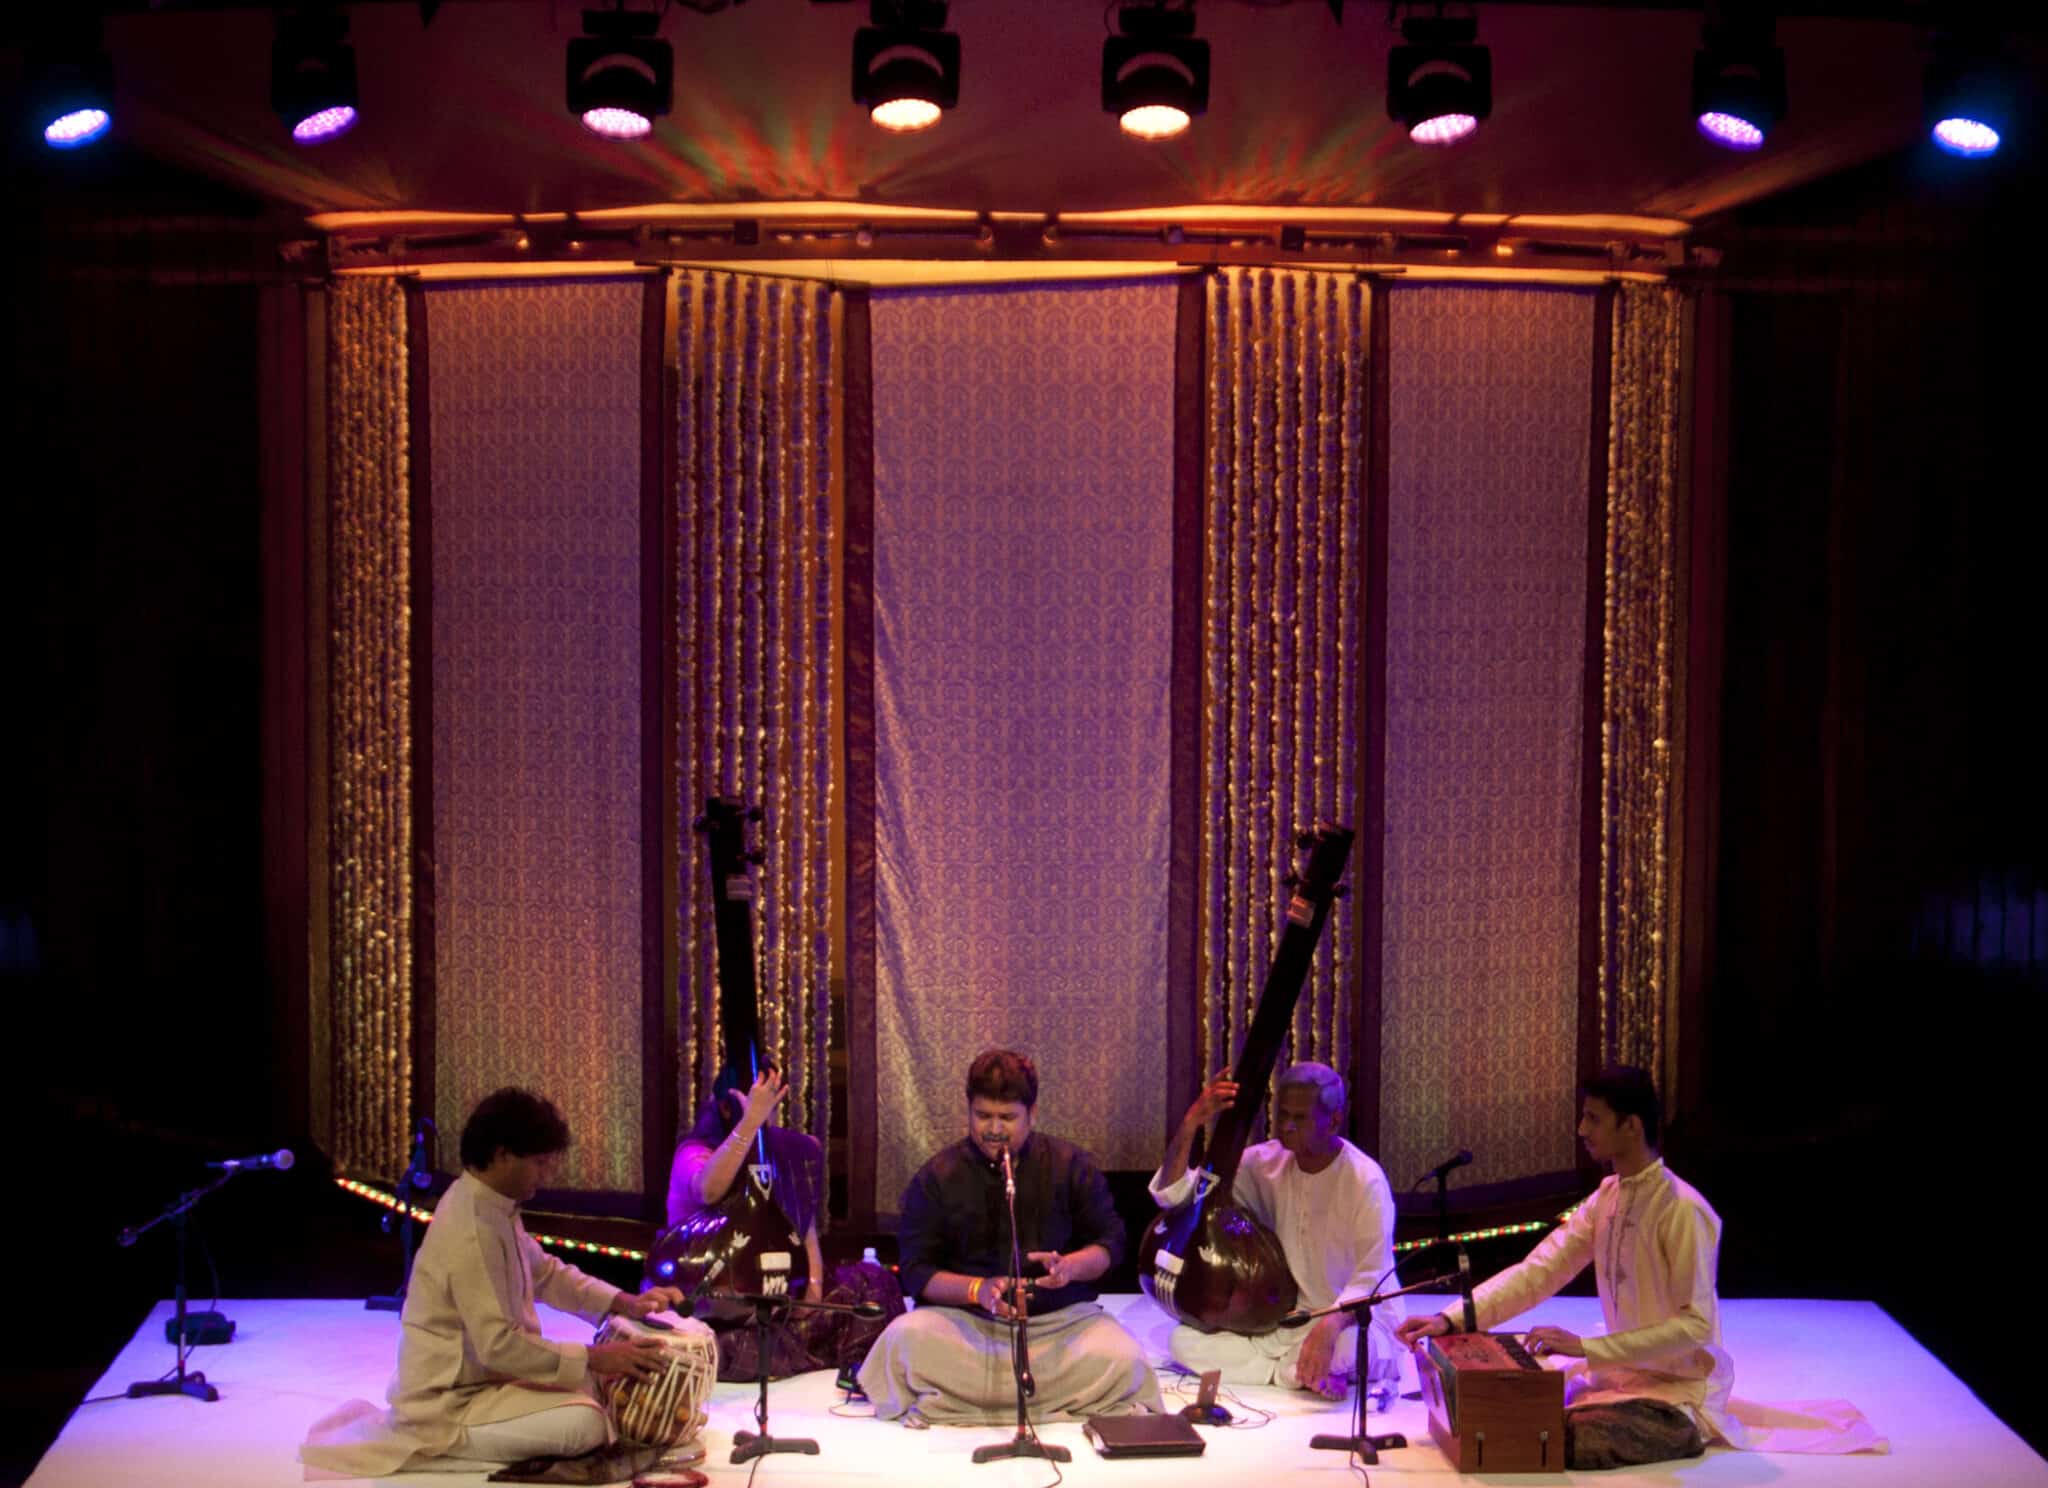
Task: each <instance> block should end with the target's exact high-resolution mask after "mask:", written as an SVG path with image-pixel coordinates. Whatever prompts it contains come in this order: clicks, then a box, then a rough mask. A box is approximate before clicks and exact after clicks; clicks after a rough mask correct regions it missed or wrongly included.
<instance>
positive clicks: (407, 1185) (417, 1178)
mask: <svg viewBox="0 0 2048 1488" xmlns="http://www.w3.org/2000/svg"><path fill="white" fill-rule="evenodd" d="M429 1130H435V1131H436V1135H438V1134H439V1133H438V1130H437V1129H436V1128H435V1127H434V1118H433V1117H431V1116H422V1117H421V1118H420V1119H419V1121H418V1123H417V1124H415V1125H414V1127H413V1129H412V1161H411V1162H409V1163H407V1164H406V1166H405V1171H404V1172H403V1173H400V1174H399V1175H398V1215H399V1219H398V1248H399V1263H398V1290H397V1291H395V1292H393V1293H392V1294H391V1295H390V1296H388V1297H365V1298H364V1299H363V1306H364V1307H366V1308H368V1309H369V1310H370V1311H371V1312H402V1311H404V1310H405V1289H406V1288H407V1287H409V1286H411V1285H412V1251H413V1243H412V1228H413V1218H412V1191H413V1190H414V1189H422V1190H424V1189H426V1188H429V1187H431V1186H432V1185H433V1182H434V1172H433V1169H432V1168H431V1167H430V1166H429V1165H428V1163H427V1133H428V1131H429ZM384 1233H385V1234H387V1235H388V1234H390V1233H391V1216H390V1215H389V1214H386V1215H385V1216H384Z"/></svg>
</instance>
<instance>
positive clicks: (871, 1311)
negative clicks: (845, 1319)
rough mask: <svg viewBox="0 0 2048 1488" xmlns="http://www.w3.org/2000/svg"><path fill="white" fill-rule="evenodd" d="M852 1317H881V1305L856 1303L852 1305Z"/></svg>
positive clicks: (877, 1303) (876, 1303)
mask: <svg viewBox="0 0 2048 1488" xmlns="http://www.w3.org/2000/svg"><path fill="white" fill-rule="evenodd" d="M853 1315H854V1316H855V1317H864V1318H878V1317H880V1316H881V1315H882V1304H881V1303H879V1302H856V1303H854V1304H853Z"/></svg>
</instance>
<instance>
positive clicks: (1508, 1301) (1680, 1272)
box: [1444, 1159, 1742, 1445]
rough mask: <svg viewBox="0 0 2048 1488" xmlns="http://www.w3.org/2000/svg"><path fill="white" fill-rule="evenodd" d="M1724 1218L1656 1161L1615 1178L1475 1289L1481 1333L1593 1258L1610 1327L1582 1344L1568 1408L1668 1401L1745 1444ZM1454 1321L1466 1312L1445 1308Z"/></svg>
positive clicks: (1715, 1434)
mask: <svg viewBox="0 0 2048 1488" xmlns="http://www.w3.org/2000/svg"><path fill="white" fill-rule="evenodd" d="M1720 1250H1721V1218H1720V1216H1719V1215H1717V1214H1716V1213H1714V1210H1713V1207H1712V1206H1711V1205H1709V1204H1708V1203H1707V1201H1706V1200H1705V1199H1703V1198H1701V1197H1700V1195H1699V1191H1698V1190H1697V1189H1695V1188H1694V1187H1693V1186H1692V1185H1691V1184H1689V1183H1687V1182H1685V1181H1684V1180H1683V1179H1681V1178H1678V1177H1676V1176H1674V1175H1673V1174H1672V1173H1671V1171H1670V1170H1669V1169H1668V1168H1666V1167H1665V1166H1664V1163H1663V1161H1662V1160H1661V1159H1660V1160H1658V1161H1656V1162H1653V1163H1651V1164H1650V1165H1649V1166H1648V1167H1646V1168H1644V1169H1643V1170H1642V1171H1641V1172H1639V1173H1636V1174H1634V1175H1632V1176H1630V1177H1627V1178H1618V1177H1615V1176H1614V1175H1612V1174H1610V1175H1609V1176H1608V1177H1607V1178H1605V1179H1603V1180H1602V1181H1601V1184H1600V1187H1599V1188H1597V1189H1595V1190H1594V1191H1593V1196H1592V1197H1591V1198H1589V1199H1587V1200H1586V1202H1585V1203H1583V1204H1581V1205H1580V1206H1579V1207H1578V1208H1577V1209H1575V1210H1573V1211H1572V1216H1571V1218H1570V1219H1568V1220H1566V1221H1565V1222H1564V1223H1563V1224H1562V1225H1559V1226H1558V1227H1557V1228H1556V1229H1555V1230H1552V1231H1551V1232H1550V1233H1549V1234H1548V1235H1546V1236H1544V1237H1543V1240H1542V1242H1541V1243H1540V1244H1539V1245H1537V1247H1536V1248H1535V1249H1534V1250H1532V1251H1530V1252H1529V1254H1528V1257H1527V1258H1526V1259H1524V1260H1523V1261H1521V1262H1520V1263H1518V1264H1517V1265H1514V1266H1510V1267H1509V1268H1508V1269H1507V1270H1505V1271H1503V1272H1501V1273H1500V1274H1499V1275H1498V1276H1495V1277H1493V1278H1491V1279H1490V1280H1488V1281H1486V1282H1484V1283H1482V1284H1481V1285H1480V1286H1479V1287H1478V1288H1477V1289H1476V1290H1475V1291H1474V1292H1473V1294H1472V1301H1473V1305H1474V1307H1475V1309H1476V1310H1477V1313H1478V1322H1479V1326H1480V1327H1481V1328H1482V1329H1492V1328H1497V1327H1499V1326H1500V1325H1501V1324H1502V1323H1504V1322H1506V1321H1508V1320H1509V1319H1510V1318H1513V1317H1517V1316H1519V1315H1520V1314H1522V1313H1524V1312H1527V1311H1528V1310H1529V1309H1530V1308H1532V1307H1534V1306H1535V1305H1536V1304H1537V1303H1538V1302H1541V1301H1543V1300H1545V1299H1546V1298H1548V1297H1553V1296H1555V1295H1556V1294H1557V1293H1558V1291H1559V1290H1561V1289H1562V1288H1563V1287H1564V1285H1565V1284H1566V1283H1567V1282H1569V1281H1570V1280H1571V1279H1572V1278H1573V1277H1574V1276H1577V1275H1578V1274H1579V1273H1580V1272H1581V1271H1583V1270H1585V1269H1586V1263H1587V1262H1588V1261H1591V1262H1592V1263H1593V1280H1594V1283H1595V1285H1596V1286H1597V1287H1598V1288H1599V1292H1600V1315H1601V1317H1602V1318H1603V1319H1604V1320H1605V1323H1606V1326H1607V1331H1606V1332H1605V1333H1604V1334H1601V1335H1599V1336H1597V1337H1589V1338H1587V1339H1586V1340H1585V1346H1586V1357H1585V1360H1584V1362H1583V1363H1582V1364H1575V1365H1574V1366H1572V1373H1573V1375H1574V1378H1573V1379H1572V1380H1571V1382H1570V1383H1569V1384H1568V1385H1567V1387H1566V1389H1567V1396H1566V1403H1567V1404H1569V1405H1603V1404H1612V1403H1614V1402H1615V1401H1619V1400H1661V1401H1664V1402H1666V1403H1668V1404H1671V1405H1675V1406H1678V1407H1679V1408H1680V1409H1682V1410H1684V1411H1685V1412H1686V1413H1687V1414H1689V1415H1690V1416H1691V1417H1692V1418H1693V1420H1694V1421H1696V1422H1697V1423H1698V1424H1699V1428H1700V1434H1701V1435H1702V1436H1704V1437H1705V1438H1706V1439H1707V1441H1708V1442H1709V1443H1711V1442H1714V1441H1733V1442H1735V1443H1736V1444H1738V1445H1739V1444H1740V1442H1741V1436H1742V1428H1741V1427H1739V1426H1736V1425H1734V1424H1733V1423H1732V1422H1731V1421H1730V1419H1729V1416H1728V1392H1729V1389H1730V1387H1731V1386H1732V1385H1733V1384H1734V1381H1735V1361H1734V1360H1733V1359H1731V1358H1730V1357H1729V1356H1728V1352H1727V1350H1725V1349H1724V1348H1722V1347H1721V1304H1720V1299H1719V1297H1718V1296H1717V1295H1716V1293H1715V1290H1714V1271H1715V1266H1716V1263H1717V1261H1718V1259H1719V1256H1720ZM1444 1316H1445V1317H1446V1318H1448V1319H1450V1320H1451V1326H1452V1327H1453V1328H1455V1327H1458V1326H1459V1325H1460V1321H1461V1319H1462V1316H1463V1312H1462V1309H1461V1308H1459V1307H1449V1308H1446V1309H1445V1310H1444Z"/></svg>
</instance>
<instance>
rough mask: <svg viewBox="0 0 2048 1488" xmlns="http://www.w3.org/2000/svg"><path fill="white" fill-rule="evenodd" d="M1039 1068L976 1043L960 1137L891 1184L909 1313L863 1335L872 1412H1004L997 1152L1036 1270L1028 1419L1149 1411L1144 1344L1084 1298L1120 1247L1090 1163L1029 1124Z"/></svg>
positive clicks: (1004, 1256)
mask: <svg viewBox="0 0 2048 1488" xmlns="http://www.w3.org/2000/svg"><path fill="white" fill-rule="evenodd" d="M1037 1105H1038V1071H1037V1069H1036V1068H1035V1067H1034V1066H1033V1065H1032V1062H1031V1061H1030V1059H1028V1058H1026V1057H1025V1056H1024V1055H1022V1054H1018V1053H1015V1052H1014V1051H1012V1050H1009V1049H990V1050H988V1051H987V1052H986V1053H984V1054H982V1055H980V1056H979V1057H978V1058H976V1059H975V1061H974V1063H973V1064H972V1065H971V1066H970V1067H969V1069H968V1071H967V1135H966V1137H965V1138H963V1139H962V1140H961V1141H959V1142H957V1143H955V1144H953V1145H952V1146H950V1147H947V1148H945V1149H944V1150H943V1151H941V1152H939V1153H938V1154H936V1155H935V1156H934V1157H933V1158H932V1159H931V1160H930V1161H929V1162H927V1163H926V1164H925V1165H924V1166H923V1167H922V1168H920V1169H919V1170H918V1172H917V1176H915V1177H914V1178H912V1179H911V1180H910V1184H909V1186H908V1187H907V1188H905V1189H904V1192H903V1204H902V1223H901V1228H900V1232H899V1236H898V1241H899V1248H900V1255H899V1260H900V1274H901V1277H902V1281H903V1289H904V1291H905V1293H906V1294H908V1295H909V1296H911V1297H913V1298H915V1299H916V1301H917V1304H918V1305H917V1308H916V1309H915V1310H914V1311H912V1312H909V1313H906V1314H905V1315H904V1316H902V1317H899V1318H897V1319H896V1320H895V1321H894V1322H892V1323H891V1324H889V1326H888V1327H887V1328H886V1329H885V1330H884V1331H883V1333H882V1336H881V1337H880V1338H879V1339H877V1340H876V1342H875V1346H874V1349H873V1351H872V1352H871V1353H870V1354H869V1355H868V1358H867V1362H866V1363H865V1364H864V1365H863V1366H862V1367H861V1371H860V1384H861V1388H862V1390H863V1391H864V1392H865V1393H866V1394H867V1396H868V1398H869V1399H870V1400H872V1401H873V1402H874V1405H875V1414H876V1415H877V1416H878V1417H880V1418H881V1419H883V1420H898V1419H900V1420H901V1421H902V1422H903V1423H904V1424H905V1425H906V1426H913V1427H917V1426H924V1425H927V1424H930V1423H932V1422H939V1423H943V1424H947V1425H971V1424H980V1423H995V1422H1006V1421H1009V1420H1011V1419H1012V1418H1013V1416H1014V1413H1015V1410H1016V1399H1017V1396H1016V1383H1015V1376H1014V1375H1013V1373H1012V1372H1011V1339H1012V1334H1013V1324H1012V1323H1011V1322H1010V1321H1009V1320H1010V1319H1011V1318H1012V1317H1013V1316H1014V1313H1013V1311H1012V1308H1011V1305H1010V1301H1009V1297H1010V1295H1011V1286H1010V1282H1011V1279H1012V1278H1011V1276H1010V1271H1011V1264H1012V1254H1011V1236H1010V1232H1009V1218H1008V1206H1007V1204H1006V1201H1005V1197H1004V1193H1003V1168H1002V1156H1003V1151H1004V1149H1005V1147H1006V1146H1007V1148H1008V1150H1009V1153H1010V1160H1011V1165H1012V1168H1013V1171H1014V1173H1015V1176H1016V1184H1017V1227H1018V1230H1019V1236H1018V1241H1019V1246H1020V1249H1021V1251H1022V1252H1023V1255H1024V1259H1025V1260H1026V1261H1027V1262H1028V1263H1030V1264H1033V1265H1036V1266H1037V1267H1040V1268H1042V1269H1043V1272H1044V1275H1043V1277H1042V1278H1040V1279H1039V1280H1038V1281H1037V1282H1036V1284H1035V1291H1034V1293H1033V1294H1032V1296H1031V1297H1030V1298H1029V1299H1027V1303H1026V1306H1027V1310H1028V1312H1029V1322H1030V1329H1031V1332H1030V1345H1031V1369H1032V1373H1033V1375H1034V1376H1035V1377H1036V1380H1037V1386H1038V1388H1037V1393H1036V1394H1035V1395H1034V1396H1033V1397H1032V1400H1031V1412H1032V1415H1033V1416H1034V1417H1035V1418H1037V1419H1041V1420H1048V1419H1057V1418H1060V1417H1070V1416H1071V1417H1080V1416H1105V1415H1121V1414H1128V1413H1130V1412H1132V1411H1136V1410H1139V1409H1141V1408H1144V1409H1150V1410H1155V1411H1156V1410H1158V1409H1160V1401H1159V1381H1158V1379H1157V1378H1156V1377H1155V1376H1154V1375H1153V1373H1152V1366H1151V1365H1150V1364H1148V1363H1147V1362H1146V1361H1145V1353H1144V1350H1143V1349H1142V1348H1141V1347H1140V1346H1139V1344H1138V1341H1137V1339H1135V1338H1133V1337H1132V1336H1131V1335H1130V1334H1129V1333H1127V1332H1125V1331H1124V1329H1123V1328H1122V1327H1121V1326H1120V1325H1119V1324H1118V1323H1117V1322H1116V1321H1115V1320H1114V1319H1113V1318H1111V1317H1110V1316H1109V1315H1108V1314H1107V1313H1105V1312H1104V1311H1103V1310H1102V1308H1101V1306H1100V1305H1099V1304H1098V1303H1097V1302H1096V1300H1095V1298H1096V1296H1097V1289H1096V1287H1095V1285H1094V1283H1095V1281H1096V1279H1097V1278H1098V1277H1100V1276H1101V1275H1102V1273H1103V1272H1105V1271H1107V1270H1108V1269H1109V1268H1110V1267H1111V1266H1113V1265H1114V1264H1116V1261H1117V1258H1118V1257H1119V1256H1121V1255H1122V1254H1123V1249H1124V1228H1123V1221H1122V1220H1121V1219H1120V1218H1119V1217H1118V1216H1117V1212H1116V1206H1115V1204H1114V1203H1113V1202H1112V1201H1111V1199H1110V1194H1109V1184H1108V1182H1107V1181H1106V1180H1105V1179H1104V1178H1103V1176H1102V1170H1101V1169H1100V1168H1098V1167H1097V1166H1096V1165H1095V1161H1094V1159H1093V1158H1091V1157H1089V1155H1088V1154H1087V1153H1086V1152H1084V1151H1082V1150H1081V1149H1080V1148H1079V1147H1076V1146H1075V1145H1074V1144H1073V1143H1071V1142H1066V1141H1062V1140H1061V1139H1060V1138H1058V1137H1055V1136H1052V1135H1050V1134H1048V1133H1046V1132H1042V1131H1037V1130H1035V1129H1034V1128H1033V1125H1032V1120H1033V1116H1034V1114H1035V1111H1036V1109H1037Z"/></svg>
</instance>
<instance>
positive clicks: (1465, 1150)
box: [1408, 1147, 1472, 1188]
mask: <svg viewBox="0 0 2048 1488" xmlns="http://www.w3.org/2000/svg"><path fill="white" fill-rule="evenodd" d="M1471 1161H1472V1149H1471V1148H1469V1147H1460V1148H1459V1149H1458V1151H1457V1153H1456V1155H1454V1156H1452V1157H1447V1158H1445V1159H1444V1160H1443V1161H1442V1162H1440V1163H1438V1164H1437V1165H1436V1166H1435V1167H1433V1168H1431V1169H1430V1170H1429V1171H1428V1172H1427V1173H1424V1174H1423V1175H1422V1176H1421V1177H1420V1178H1418V1179H1416V1180H1415V1181H1414V1182H1413V1183H1411V1184H1409V1185H1408V1186H1409V1187H1410V1188H1420V1187H1421V1186H1422V1185H1423V1184H1425V1183H1428V1182H1429V1181H1430V1180H1431V1179H1435V1178H1442V1177H1445V1176H1446V1175H1448V1174H1450V1173H1452V1172H1454V1171H1455V1170H1457V1169H1459V1168H1462V1167H1464V1166H1465V1165H1466V1164H1468V1163H1470V1162H1471Z"/></svg>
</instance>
